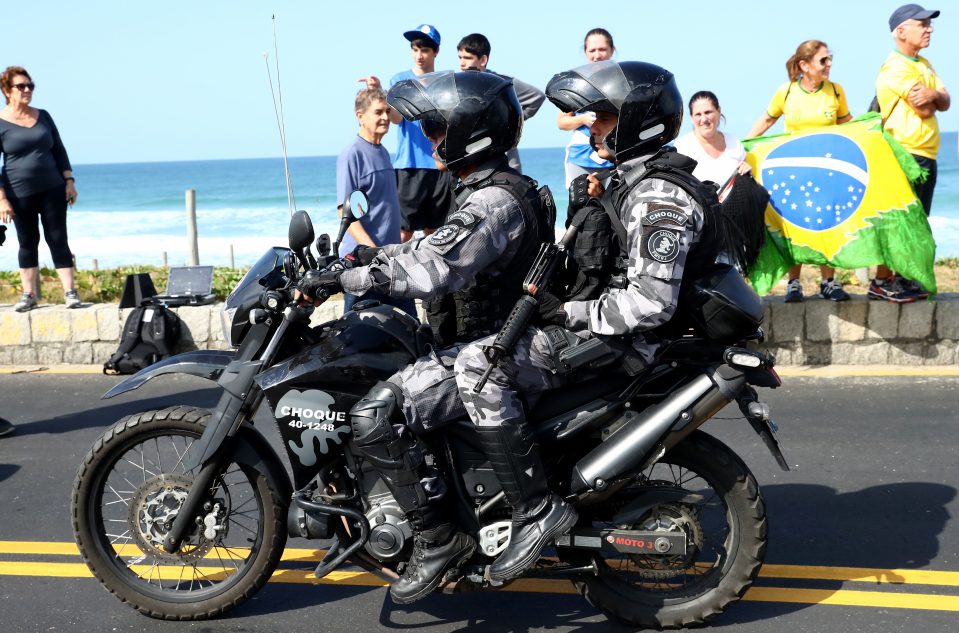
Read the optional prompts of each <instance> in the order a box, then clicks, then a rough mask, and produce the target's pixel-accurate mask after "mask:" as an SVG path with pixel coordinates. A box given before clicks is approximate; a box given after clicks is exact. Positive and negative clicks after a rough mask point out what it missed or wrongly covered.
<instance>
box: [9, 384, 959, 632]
mask: <svg viewBox="0 0 959 633" xmlns="http://www.w3.org/2000/svg"><path fill="white" fill-rule="evenodd" d="M116 380H117V379H116V378H108V377H104V376H97V375H50V374H16V375H10V374H0V415H3V416H5V417H8V418H9V419H11V420H12V421H14V422H15V423H16V424H17V425H18V429H17V433H16V434H14V435H11V436H8V437H4V438H0V631H3V632H5V633H6V632H10V633H13V632H19V631H31V632H32V631H37V632H40V631H163V632H167V631H231V632H241V631H284V632H289V633H296V632H299V631H304V632H305V631H358V630H359V631H368V630H383V629H397V630H413V631H417V632H419V631H472V630H482V631H527V630H556V631H607V630H627V629H623V628H621V627H618V626H615V625H613V624H612V623H610V622H609V621H607V620H606V619H605V618H604V617H603V616H602V615H600V614H599V613H598V612H596V611H595V610H594V609H593V608H592V607H591V606H589V605H588V604H587V603H586V602H585V601H584V600H583V599H582V598H580V597H579V596H578V595H577V594H573V593H571V589H572V587H571V585H569V584H568V583H566V582H563V581H555V582H553V581H551V582H550V583H539V584H536V585H530V586H527V587H526V589H528V590H527V591H509V592H506V591H502V592H487V593H478V594H466V595H457V596H443V595H435V596H431V597H430V598H428V599H426V600H423V601H421V602H418V603H415V604H413V605H409V606H406V607H398V606H395V605H393V604H392V603H391V602H390V600H389V598H388V597H387V593H386V590H385V589H384V588H382V587H381V586H378V585H375V586H367V585H364V584H362V583H367V584H369V577H368V576H363V575H359V576H355V577H346V578H343V579H341V580H339V581H338V582H335V583H324V584H319V583H316V582H310V575H309V569H310V567H311V563H310V562H308V561H306V562H304V561H286V562H284V563H283V564H282V566H283V568H286V569H290V570H291V571H290V572H288V573H287V574H285V575H284V576H283V577H282V578H280V577H275V578H274V580H273V581H272V582H270V583H269V584H268V585H267V586H266V587H265V588H264V589H263V590H262V591H261V592H260V593H259V594H258V595H257V596H256V597H255V598H254V599H253V600H251V601H249V602H247V603H246V604H244V605H243V606H241V607H239V608H238V609H236V610H234V611H233V612H231V613H230V614H229V615H228V616H226V617H224V618H222V619H220V620H216V621H210V622H193V623H173V622H159V621H154V620H151V619H150V618H147V617H145V616H142V615H139V614H138V613H136V612H134V611H133V610H132V609H130V608H129V607H127V606H126V605H124V604H122V603H120V602H119V601H118V600H117V599H116V598H114V597H113V596H111V595H109V594H108V593H107V592H106V591H105V590H104V589H103V588H102V587H101V586H100V584H99V583H98V582H97V581H96V580H94V579H93V578H92V577H90V576H89V574H88V573H87V572H86V567H85V566H84V565H83V563H82V561H81V560H80V558H79V556H78V555H77V553H76V549H75V546H73V535H72V531H71V527H70V522H69V497H70V486H71V482H72V480H73V477H74V475H75V473H76V467H77V465H78V464H79V462H80V460H81V458H82V456H83V454H84V453H85V452H86V451H87V450H88V449H89V447H90V445H91V444H92V443H93V441H94V440H95V439H96V438H97V436H99V435H100V434H101V433H102V432H103V431H104V430H105V429H106V428H107V426H108V425H110V424H111V423H112V422H114V421H115V420H117V419H118V418H120V417H121V416H123V415H125V414H128V413H132V412H135V411H140V410H144V409H150V408H157V407H161V406H165V405H168V404H174V403H193V404H198V405H204V406H209V405H212V404H213V403H214V402H215V396H216V394H215V392H213V391H212V390H209V389H203V387H204V386H205V385H207V384H208V383H205V382H204V381H202V380H199V379H194V378H164V379H160V380H156V381H154V382H153V383H151V384H148V385H147V386H145V387H143V388H141V389H140V390H139V392H135V393H134V394H132V395H124V396H121V397H119V398H116V399H114V400H112V401H101V400H98V397H99V395H100V394H101V393H102V392H104V391H106V390H107V389H108V388H109V387H110V386H111V385H112V384H113V383H114V382H116ZM957 388H959V378H956V377H932V378H928V377H927V378H922V377H919V378H917V377H905V376H903V377H886V378H855V377H838V378H829V379H808V378H791V379H790V378H787V379H786V385H785V386H784V387H783V388H781V389H779V390H778V391H775V392H768V391H767V392H766V393H765V394H764V395H765V396H766V400H767V401H768V402H769V404H770V405H771V407H772V410H773V414H774V418H775V419H776V420H777V422H778V423H779V426H780V434H779V437H780V440H781V441H782V442H783V445H784V450H785V452H786V457H787V460H788V461H789V463H790V465H792V466H793V471H792V472H789V473H784V472H782V471H780V470H779V469H778V467H777V466H776V464H775V462H774V461H773V459H772V457H771V456H770V455H769V454H768V453H767V452H766V450H765V448H764V447H763V446H762V444H761V443H760V441H759V439H758V438H757V437H756V436H755V435H754V434H753V433H752V431H751V430H750V429H749V427H748V425H747V424H746V423H745V422H743V421H742V420H733V419H721V420H716V421H713V422H710V423H707V425H706V426H705V427H704V430H707V431H709V432H711V433H713V434H714V435H716V436H718V437H720V438H721V439H723V440H724V441H725V442H727V443H728V444H729V445H730V446H732V447H733V448H734V449H735V450H736V451H737V452H739V454H740V455H741V456H742V457H743V458H744V460H745V461H746V463H747V464H749V466H750V468H751V469H752V470H753V472H754V473H755V475H756V477H757V479H758V480H759V482H760V484H761V485H762V488H763V493H764V495H765V498H766V503H767V510H768V516H769V526H770V546H769V550H768V553H767V557H766V565H765V567H764V568H763V573H762V575H761V577H760V578H759V579H758V580H757V582H756V585H755V586H754V588H753V589H751V590H750V592H749V593H748V594H747V596H746V599H745V600H743V601H741V602H739V603H736V604H734V605H732V606H731V607H730V608H729V609H728V610H727V611H726V613H724V614H723V615H722V616H720V617H719V618H718V619H717V620H716V621H714V623H713V624H712V625H711V627H710V628H711V629H713V630H717V631H737V632H759V631H762V632H766V631H768V632H773V631H775V632H776V633H779V632H781V631H790V632H806V631H809V632H813V631H815V632H820V631H843V632H857V631H877V632H883V633H889V632H894V631H910V632H912V631H923V632H938V631H942V632H946V631H950V632H951V631H955V630H956V629H957V624H959V521H955V520H952V518H953V516H955V515H957V514H959V499H957V493H956V486H957V484H959V463H957V460H956V454H957V451H956V442H957V440H956V437H957V432H959V422H957V415H956V412H955V408H956V402H957ZM727 412H728V415H730V416H731V415H732V413H733V412H732V411H730V410H727ZM722 415H723V414H721V416H722ZM260 426H263V425H260ZM267 435H268V436H269V437H270V438H271V441H274V442H275V441H276V435H275V433H274V432H273V431H272V430H270V432H269V433H267ZM289 547H291V548H303V549H306V550H310V551H312V550H315V549H317V548H318V547H319V544H316V543H310V542H307V541H302V540H297V541H292V540H291V542H290V545H289ZM309 554H310V552H309V551H308V552H307V556H306V557H307V558H309V557H310V556H309ZM312 565H315V563H312ZM519 588H520V589H522V588H523V587H522V586H520V587H519Z"/></svg>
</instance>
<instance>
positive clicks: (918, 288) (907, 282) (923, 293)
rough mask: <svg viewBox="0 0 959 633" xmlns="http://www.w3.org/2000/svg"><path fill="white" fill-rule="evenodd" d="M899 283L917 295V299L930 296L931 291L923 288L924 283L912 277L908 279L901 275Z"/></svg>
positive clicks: (904, 288) (907, 290)
mask: <svg viewBox="0 0 959 633" xmlns="http://www.w3.org/2000/svg"><path fill="white" fill-rule="evenodd" d="M899 283H900V284H902V288H903V290H905V291H906V292H909V293H911V294H914V295H916V299H928V298H929V291H927V290H926V289H925V288H923V287H922V284H920V283H919V282H918V281H913V280H912V279H906V278H904V277H900V278H899Z"/></svg>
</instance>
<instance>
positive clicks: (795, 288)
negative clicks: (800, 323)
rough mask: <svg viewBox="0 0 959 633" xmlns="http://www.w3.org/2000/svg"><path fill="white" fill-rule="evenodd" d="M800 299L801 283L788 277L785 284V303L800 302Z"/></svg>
mask: <svg viewBox="0 0 959 633" xmlns="http://www.w3.org/2000/svg"><path fill="white" fill-rule="evenodd" d="M802 300H803V294H802V284H801V283H799V280H798V279H790V280H789V284H788V285H787V286H786V299H785V301H786V303H800V302H801V301H802Z"/></svg>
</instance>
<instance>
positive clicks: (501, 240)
mask: <svg viewBox="0 0 959 633" xmlns="http://www.w3.org/2000/svg"><path fill="white" fill-rule="evenodd" d="M503 164H504V163H503V159H501V158H496V159H492V160H490V161H487V162H484V163H481V164H480V165H479V167H478V168H477V169H476V170H475V171H474V172H473V173H472V174H470V175H469V176H468V177H467V178H466V179H465V180H464V184H465V185H470V184H473V183H476V182H479V181H481V180H483V179H485V178H487V177H488V176H489V175H490V174H491V173H492V172H493V171H494V170H496V169H498V168H500V167H501V166H502V165H503ZM457 203H458V205H457V206H458V209H457V211H455V212H453V213H451V214H450V216H449V217H448V218H447V223H446V224H444V225H443V226H442V227H440V228H439V229H437V231H436V232H435V233H433V234H432V235H430V236H427V237H423V238H414V239H413V240H411V241H409V242H405V243H403V244H392V245H389V246H385V247H384V248H383V249H381V250H380V252H379V253H378V254H377V255H376V258H375V259H374V260H373V262H372V263H371V264H370V265H369V266H366V267H362V268H355V269H352V270H348V271H346V272H344V273H343V275H342V276H341V277H340V283H341V284H342V285H343V289H344V290H346V291H347V292H349V293H352V294H356V295H361V294H363V293H364V292H366V291H367V290H370V289H371V288H372V289H374V290H376V291H377V292H379V293H381V294H385V295H389V296H394V297H412V298H417V299H427V298H432V297H435V296H439V295H444V294H447V293H450V292H453V291H456V290H459V289H461V288H463V287H464V286H466V285H467V284H469V282H470V281H472V279H473V278H474V277H475V276H476V275H477V274H479V273H487V274H492V275H495V274H496V273H497V272H499V271H502V270H504V269H505V268H507V267H508V266H509V265H510V262H511V260H512V258H513V256H514V255H515V254H516V252H517V250H518V249H519V245H520V242H521V241H522V237H523V233H524V231H525V229H526V227H525V223H524V221H523V214H522V211H521V209H520V206H519V203H517V201H516V199H515V198H513V196H512V195H510V194H509V193H508V192H506V191H505V190H503V189H502V188H500V187H485V188H483V189H480V190H478V191H475V192H473V193H472V194H470V195H469V196H468V197H466V198H465V199H464V200H459V199H457ZM471 218H472V219H471ZM460 348H461V346H454V347H450V348H447V349H445V350H443V351H440V352H436V353H433V354H430V355H428V356H424V357H422V358H419V359H417V360H416V362H415V363H413V364H412V365H410V366H409V367H407V368H405V369H403V370H402V371H400V372H398V373H397V374H395V375H393V376H391V377H390V378H389V379H388V382H390V383H392V384H394V385H396V386H398V387H399V388H400V389H401V390H402V392H403V395H404V404H403V415H404V417H405V419H406V423H407V425H409V426H410V427H411V428H412V430H413V431H414V432H416V433H421V432H423V431H426V430H432V429H434V428H436V427H438V426H442V425H443V424H445V423H447V422H452V421H453V420H455V419H457V418H462V416H463V415H464V413H465V412H464V410H463V405H462V402H461V401H460V399H459V397H458V396H457V393H456V386H455V381H454V378H453V362H452V361H453V358H455V357H456V354H457V352H459V350H460Z"/></svg>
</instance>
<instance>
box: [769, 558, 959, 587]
mask: <svg viewBox="0 0 959 633" xmlns="http://www.w3.org/2000/svg"><path fill="white" fill-rule="evenodd" d="M759 577H760V578H797V579H808V580H840V581H850V582H870V583H875V584H895V585H938V586H941V587H959V572H957V571H927V570H925V569H871V568H868V567H826V566H817V565H774V564H768V563H767V564H765V565H763V566H762V569H760V570H759Z"/></svg>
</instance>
